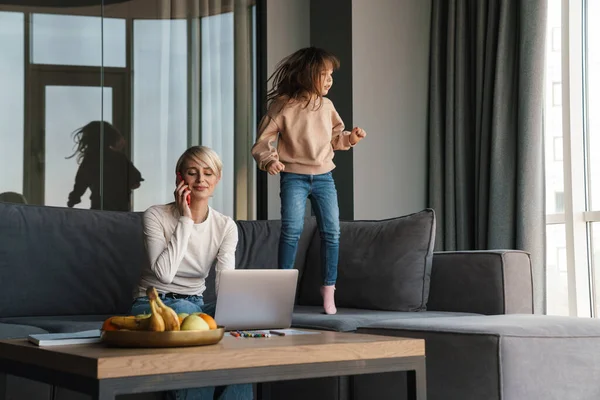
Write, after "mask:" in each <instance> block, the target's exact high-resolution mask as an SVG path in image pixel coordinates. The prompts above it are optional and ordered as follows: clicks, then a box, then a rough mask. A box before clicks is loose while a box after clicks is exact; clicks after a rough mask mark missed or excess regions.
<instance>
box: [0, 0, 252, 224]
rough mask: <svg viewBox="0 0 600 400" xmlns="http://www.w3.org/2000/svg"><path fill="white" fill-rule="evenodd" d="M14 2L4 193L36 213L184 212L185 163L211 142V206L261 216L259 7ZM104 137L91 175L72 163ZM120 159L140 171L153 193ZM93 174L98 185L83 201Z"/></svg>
mask: <svg viewBox="0 0 600 400" xmlns="http://www.w3.org/2000/svg"><path fill="white" fill-rule="evenodd" d="M11 3H13V5H11V6H7V5H2V4H0V88H1V90H0V121H2V124H0V171H1V173H0V193H2V192H9V191H10V192H17V193H19V194H22V195H23V196H24V197H25V199H26V200H27V202H28V203H29V204H37V205H50V206H59V207H65V206H67V204H69V206H71V207H76V208H84V209H89V208H96V209H101V210H119V211H123V210H132V211H143V210H145V209H147V208H148V207H149V206H151V205H154V204H164V203H168V202H171V201H173V190H174V187H175V171H174V169H175V164H176V161H177V159H178V157H179V156H180V154H181V153H182V152H183V151H184V150H185V149H186V148H188V147H190V146H192V145H199V144H202V145H207V146H209V147H212V148H213V149H214V150H215V151H216V152H217V153H218V154H219V156H220V157H221V159H222V160H223V176H222V177H221V180H220V183H219V185H218V187H217V189H216V191H215V193H214V196H213V198H212V199H211V206H212V207H214V208H215V209H216V210H218V211H220V212H222V213H224V214H226V215H229V216H231V217H234V218H238V219H246V218H248V219H251V218H253V217H254V215H255V210H254V209H253V207H254V196H255V193H254V180H255V176H254V174H255V166H254V165H251V166H249V165H248V163H247V160H248V158H249V157H250V156H249V152H250V146H251V144H252V143H253V139H254V127H255V125H256V123H255V120H254V115H255V112H256V106H255V98H256V87H255V85H256V80H255V78H254V76H253V74H255V67H254V66H255V62H256V44H255V35H254V31H255V30H256V17H255V15H256V12H255V7H256V6H255V2H254V1H253V0H250V1H247V2H245V1H244V2H235V3H232V2H226V1H214V2H210V5H208V3H207V7H203V6H201V7H198V4H196V3H197V2H185V1H184V2H178V1H174V0H156V1H152V2H147V1H133V0H121V1H119V2H105V1H102V0H97V1H95V2H94V1H92V2H87V3H89V4H87V5H85V6H82V5H77V4H75V3H77V2H72V1H67V0H56V1H54V2H53V4H52V5H51V6H48V7H36V6H34V5H29V6H23V7H19V6H18V5H16V4H17V3H18V2H11ZM38 3H39V2H38ZM176 3H177V4H176ZM179 3H181V4H179ZM234 5H235V6H234ZM253 94H254V95H253ZM100 121H104V122H106V123H109V124H110V126H112V127H114V128H116V131H118V133H120V135H118V134H117V136H120V137H119V138H118V139H119V141H118V143H117V142H115V143H117V144H116V145H113V146H109V145H108V144H107V142H103V141H101V140H100V138H107V137H108V136H109V135H111V136H112V137H115V135H116V134H115V130H114V129H112V128H111V129H112V130H111V132H109V133H107V132H106V130H107V129H108V128H105V126H106V125H105V124H101V123H100ZM90 125H94V126H95V127H96V128H94V129H91V128H90V129H88V130H87V131H86V132H88V133H89V135H88V136H87V138H88V139H89V140H90V142H91V143H92V145H90V146H88V149H91V150H89V151H88V152H87V153H86V154H92V156H90V157H88V160H91V161H89V162H88V163H86V167H85V168H83V167H81V165H82V164H80V163H79V160H78V158H77V157H76V155H77V154H75V157H70V156H71V155H73V153H74V152H75V149H76V139H77V136H76V135H77V132H78V129H80V128H82V127H84V126H90ZM121 136H122V137H121ZM121 139H122V140H121ZM111 140H112V139H111ZM117 148H118V149H117ZM115 149H116V150H115ZM114 151H118V152H123V153H124V154H125V156H126V158H129V159H130V160H131V161H132V163H133V165H134V166H135V168H136V169H137V170H139V172H140V173H141V177H142V179H143V181H142V182H141V184H139V185H138V183H139V182H138V181H139V176H138V174H137V173H136V172H135V170H134V169H132V168H128V167H127V163H126V162H122V161H123V160H124V158H123V155H122V154H118V155H115V154H114ZM107 155H108V156H107ZM108 159H111V160H113V162H112V164H114V165H112V164H110V163H109V162H108V161H107V160H108ZM114 160H117V161H114ZM83 170H85V171H84V172H85V173H82V174H81V176H86V177H87V178H89V179H87V180H86V182H85V183H86V185H79V189H76V188H75V187H76V186H77V185H76V176H77V174H78V171H83ZM132 177H135V178H132ZM132 179H137V180H136V181H135V182H133V181H132ZM82 181H83V179H82ZM82 187H83V189H81V188H82ZM92 187H94V190H93V191H92V189H91V188H92ZM74 192H77V194H76V195H74V196H72V194H73V193H74ZM111 194H112V197H111ZM117 197H118V201H117V200H115V198H117ZM108 198H111V199H112V200H111V201H110V202H111V204H112V205H111V206H110V207H109V205H108V203H109V201H108V200H107V199H108ZM116 203H118V204H116ZM113 207H114V208H113Z"/></svg>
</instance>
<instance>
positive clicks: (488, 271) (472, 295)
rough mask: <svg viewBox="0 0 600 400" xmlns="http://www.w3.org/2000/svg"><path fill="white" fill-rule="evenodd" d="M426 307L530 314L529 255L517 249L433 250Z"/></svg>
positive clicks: (531, 305) (530, 282) (476, 311)
mask: <svg viewBox="0 0 600 400" xmlns="http://www.w3.org/2000/svg"><path fill="white" fill-rule="evenodd" d="M427 310H429V311H454V312H472V313H478V314H486V315H494V314H533V283H532V274H531V258H530V256H529V254H528V253H526V252H524V251H519V250H482V251H456V252H435V253H434V254H433V264H432V268H431V287H430V290H429V301H428V303H427Z"/></svg>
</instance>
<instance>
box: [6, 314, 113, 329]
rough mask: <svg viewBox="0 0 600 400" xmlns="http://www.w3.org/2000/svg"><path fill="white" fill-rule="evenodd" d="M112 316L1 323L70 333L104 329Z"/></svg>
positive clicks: (10, 319) (37, 319)
mask: <svg viewBox="0 0 600 400" xmlns="http://www.w3.org/2000/svg"><path fill="white" fill-rule="evenodd" d="M111 316H112V315H62V316H51V317H12V318H2V319H0V323H5V324H20V325H29V326H32V327H37V328H39V329H44V330H45V331H48V332H50V333H70V332H80V331H89V330H92V329H100V328H102V324H103V323H104V321H106V319H107V318H109V317H111Z"/></svg>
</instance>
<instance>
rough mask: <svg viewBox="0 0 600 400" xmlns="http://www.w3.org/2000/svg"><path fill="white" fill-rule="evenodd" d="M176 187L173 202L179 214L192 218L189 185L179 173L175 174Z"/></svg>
mask: <svg viewBox="0 0 600 400" xmlns="http://www.w3.org/2000/svg"><path fill="white" fill-rule="evenodd" d="M176 182H177V187H176V188H175V192H174V193H173V194H174V195H175V204H177V208H178V209H179V214H181V215H183V216H185V217H189V218H192V210H190V200H191V199H190V196H191V193H192V191H191V190H190V187H189V186H188V185H186V183H185V182H184V181H183V179H182V178H181V174H179V173H178V174H177V181H176Z"/></svg>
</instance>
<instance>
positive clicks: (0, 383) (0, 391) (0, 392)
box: [0, 372, 8, 399]
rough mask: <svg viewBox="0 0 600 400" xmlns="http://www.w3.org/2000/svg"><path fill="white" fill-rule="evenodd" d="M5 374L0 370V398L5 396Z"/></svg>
mask: <svg viewBox="0 0 600 400" xmlns="http://www.w3.org/2000/svg"><path fill="white" fill-rule="evenodd" d="M6 386H7V385H6V374H5V373H4V372H0V399H5V398H7V397H8V396H7V394H6V391H7V388H6Z"/></svg>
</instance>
